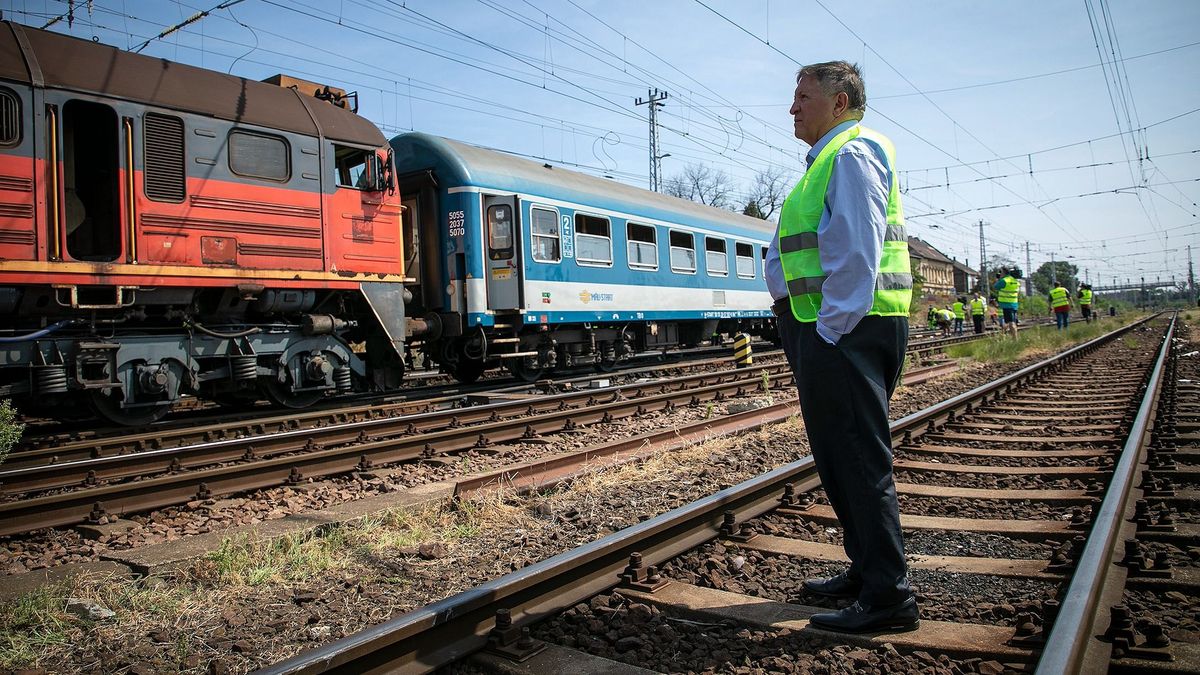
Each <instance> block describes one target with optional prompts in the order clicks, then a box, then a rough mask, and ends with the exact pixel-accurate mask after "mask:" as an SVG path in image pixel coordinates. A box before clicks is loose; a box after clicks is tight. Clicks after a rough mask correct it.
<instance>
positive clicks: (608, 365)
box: [596, 356, 617, 373]
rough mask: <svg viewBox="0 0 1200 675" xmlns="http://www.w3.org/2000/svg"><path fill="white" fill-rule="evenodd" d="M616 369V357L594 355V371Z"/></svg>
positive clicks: (608, 371) (603, 371) (607, 371)
mask: <svg viewBox="0 0 1200 675" xmlns="http://www.w3.org/2000/svg"><path fill="white" fill-rule="evenodd" d="M616 369H617V357H615V356H614V357H612V358H611V359H606V358H604V357H603V356H598V357H596V372H598V373H611V372H612V371H614V370H616Z"/></svg>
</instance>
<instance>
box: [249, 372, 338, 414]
mask: <svg viewBox="0 0 1200 675" xmlns="http://www.w3.org/2000/svg"><path fill="white" fill-rule="evenodd" d="M261 381H262V382H264V385H263V388H262V390H263V393H264V394H266V396H267V400H269V401H270V402H271V403H274V404H275V405H277V406H279V407H281V408H292V409H299V408H307V407H309V406H310V405H313V404H314V403H316V402H317V401H320V400H321V399H323V398H325V392H324V390H317V391H292V390H291V389H290V388H289V387H288V386H287V385H285V384H280V383H279V382H276V381H275V380H274V379H269V378H263V379H262V380H261Z"/></svg>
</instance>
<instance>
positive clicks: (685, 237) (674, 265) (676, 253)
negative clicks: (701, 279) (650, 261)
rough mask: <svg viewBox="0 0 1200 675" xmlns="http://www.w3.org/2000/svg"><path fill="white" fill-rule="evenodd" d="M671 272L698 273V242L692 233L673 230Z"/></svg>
mask: <svg viewBox="0 0 1200 675" xmlns="http://www.w3.org/2000/svg"><path fill="white" fill-rule="evenodd" d="M671 271H672V272H679V273H680V274H695V273H696V240H695V238H694V237H693V236H692V233H691V232H678V231H676V230H671Z"/></svg>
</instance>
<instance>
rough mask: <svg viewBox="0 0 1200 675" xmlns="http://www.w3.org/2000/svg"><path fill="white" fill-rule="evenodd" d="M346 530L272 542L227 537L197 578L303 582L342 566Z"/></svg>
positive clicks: (254, 582) (228, 581) (230, 581)
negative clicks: (341, 554) (341, 553)
mask: <svg viewBox="0 0 1200 675" xmlns="http://www.w3.org/2000/svg"><path fill="white" fill-rule="evenodd" d="M346 544H347V541H346V533H345V530H344V529H343V528H341V527H333V528H329V529H328V530H325V531H322V532H320V533H318V534H316V535H314V536H311V537H308V536H303V535H289V536H283V537H278V538H275V539H271V540H270V541H251V540H250V539H248V538H246V537H240V538H237V539H226V540H224V541H223V542H221V547H220V548H219V549H217V550H216V551H213V552H212V553H209V554H208V555H207V556H206V557H205V560H204V563H203V564H202V565H201V566H200V567H199V569H197V570H196V572H197V577H198V578H200V579H202V580H206V581H212V582H217V583H221V584H227V585H246V586H261V585H263V584H266V583H271V582H283V581H302V580H304V579H308V578H310V577H313V576H315V575H317V574H320V573H321V572H324V571H326V570H330V569H334V568H338V567H342V566H344V565H345V562H346V561H345V560H344V559H343V558H342V557H341V556H340V555H339V553H340V552H342V551H343V550H344V549H345V548H346Z"/></svg>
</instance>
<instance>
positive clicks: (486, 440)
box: [0, 363, 957, 534]
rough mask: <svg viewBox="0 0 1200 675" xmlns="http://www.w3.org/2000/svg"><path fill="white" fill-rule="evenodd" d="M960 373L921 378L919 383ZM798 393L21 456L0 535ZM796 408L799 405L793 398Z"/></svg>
mask: <svg viewBox="0 0 1200 675" xmlns="http://www.w3.org/2000/svg"><path fill="white" fill-rule="evenodd" d="M956 368H957V364H953V363H941V364H935V365H933V366H929V367H926V368H922V369H917V371H915V372H913V373H910V374H909V377H910V378H913V380H914V381H923V380H924V379H927V378H929V377H933V376H937V375H939V374H944V373H945V372H947V371H948V370H952V369H956ZM791 382H792V376H791V372H790V370H789V369H788V367H787V366H786V364H782V363H776V364H772V365H767V366H763V367H759V368H756V369H753V370H740V371H739V370H725V371H721V372H716V373H699V374H694V375H687V376H683V377H678V378H673V379H669V380H660V381H655V382H646V383H635V384H629V385H623V386H619V387H613V388H609V389H604V390H599V391H594V390H582V391H572V392H567V393H562V394H552V395H545V396H538V397H524V396H522V397H516V398H512V399H509V398H507V397H504V396H496V398H497V399H499V400H498V401H497V402H493V403H488V404H486V405H478V406H471V407H467V408H446V409H441V410H435V411H433V412H428V413H422V414H415V415H408V416H395V417H393V416H388V415H382V416H368V418H367V419H361V420H349V419H348V420H346V421H344V422H343V423H341V424H336V425H329V426H321V427H315V428H309V429H290V430H285V431H279V432H277V433H271V434H262V435H252V436H246V437H235V438H225V439H221V440H213V441H208V442H202V443H197V444H192V445H183V446H179V447H171V448H159V449H145V450H140V451H127V450H126V449H125V448H124V447H123V446H122V447H120V448H118V449H116V451H114V452H111V453H110V454H102V455H100V456H96V455H97V454H98V453H97V447H96V446H95V445H92V444H79V445H78V446H77V447H74V448H64V447H60V448H53V449H41V450H34V451H27V452H22V453H15V454H14V455H13V456H12V457H10V460H9V461H8V462H6V463H5V465H4V467H3V469H0V499H5V500H7V501H4V502H0V534H15V533H19V532H26V531H30V530H34V529H40V528H43V527H54V526H60V525H69V524H74V523H79V522H97V521H99V520H101V519H102V518H104V517H110V518H111V517H116V516H117V515H120V514H127V513H133V512H138V511H146V510H150V509H154V508H161V507H164V506H171V505H176V504H182V503H186V502H189V501H192V500H196V499H207V498H210V497H214V496H219V495H226V494H232V493H236V492H243V491H247V490H252V489H258V488H264V487H271V486H275V485H285V484H296V483H299V482H301V481H304V480H307V479H309V478H317V477H324V476H330V475H337V474H343V473H349V472H352V471H367V470H370V469H373V468H376V467H379V466H383V465H388V464H394V463H397V462H403V461H411V460H428V459H432V458H435V457H437V456H445V455H452V454H454V453H459V452H465V451H471V450H474V451H486V450H487V449H488V448H491V447H493V446H496V445H499V444H502V443H506V442H521V441H528V440H530V439H534V438H538V437H539V436H540V435H542V434H553V433H558V432H562V431H571V430H574V429H577V428H582V427H585V426H587V425H590V424H596V423H606V422H611V421H613V420H616V419H622V418H627V417H637V416H641V415H646V414H649V413H652V412H656V411H670V410H672V409H673V408H675V407H676V406H684V405H687V406H693V407H696V406H700V405H703V404H706V403H710V402H719V401H723V400H726V399H727V398H732V397H737V396H742V395H744V394H747V393H750V392H756V391H769V390H779V389H781V388H783V387H787V386H789V385H790V384H791ZM784 398H785V399H786V398H787V397H784Z"/></svg>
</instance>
